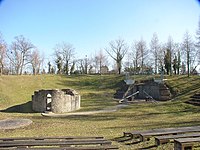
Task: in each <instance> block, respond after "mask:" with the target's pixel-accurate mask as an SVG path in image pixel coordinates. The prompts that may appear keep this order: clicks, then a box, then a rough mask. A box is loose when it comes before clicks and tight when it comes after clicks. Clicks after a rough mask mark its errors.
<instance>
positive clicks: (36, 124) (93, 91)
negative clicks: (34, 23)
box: [0, 75, 200, 149]
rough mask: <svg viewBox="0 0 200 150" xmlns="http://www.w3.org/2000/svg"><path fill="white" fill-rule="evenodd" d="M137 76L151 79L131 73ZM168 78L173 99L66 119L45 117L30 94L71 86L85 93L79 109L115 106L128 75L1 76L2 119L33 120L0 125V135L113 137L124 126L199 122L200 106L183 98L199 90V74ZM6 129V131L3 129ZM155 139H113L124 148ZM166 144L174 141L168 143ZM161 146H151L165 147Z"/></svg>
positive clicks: (131, 127) (157, 125) (125, 127)
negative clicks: (127, 141) (13, 125)
mask: <svg viewBox="0 0 200 150" xmlns="http://www.w3.org/2000/svg"><path fill="white" fill-rule="evenodd" d="M133 78H134V79H136V80H141V79H147V78H151V77H149V76H133ZM165 78H166V79H168V80H167V81H166V83H167V84H168V86H169V87H170V88H171V90H173V91H174V94H175V96H174V99H173V100H172V101H168V102H161V103H157V104H155V103H140V104H131V105H129V106H128V107H125V108H123V109H120V110H118V111H117V112H110V113H102V114H93V115H85V116H82V115H79V116H68V117H65V118H48V117H42V116H41V114H40V113H33V112H32V111H31V110H30V108H31V103H30V101H31V95H32V94H33V92H34V91H35V90H39V89H61V88H73V89H75V90H76V91H78V92H79V93H80V94H81V109H80V110H79V111H88V110H101V109H104V108H109V107H111V106H114V105H117V102H116V101H114V100H113V94H114V93H115V91H116V90H117V89H118V88H119V86H120V85H121V82H123V81H122V80H124V76H115V75H106V76H89V75H88V76H85V75H83V76H64V75H38V76H28V75H27V76H0V110H1V111H3V112H0V119H6V118H27V119H31V120H32V121H33V123H32V124H31V125H29V126H27V127H24V128H20V129H16V130H0V137H11V136H12V137H16V136H22V137H30V136H66V135H67V136H104V137H106V138H107V139H111V140H113V139H115V138H117V137H120V136H122V135H123V132H124V131H132V130H139V129H140V130H145V129H152V128H161V127H177V126H187V125H200V121H199V117H200V109H199V106H193V105H189V104H186V103H184V102H185V101H187V100H188V99H189V97H190V96H191V95H193V94H194V93H196V92H197V91H200V77H199V76H193V77H190V78H187V77H186V76H172V77H169V76H166V77H165ZM5 133H6V134H5ZM152 142H154V141H150V142H148V143H145V144H144V143H139V144H132V145H126V144H124V143H118V142H114V144H116V145H118V146H119V147H120V149H133V148H141V147H147V146H148V145H149V144H151V143H152ZM164 147H165V148H166V147H167V149H170V148H172V144H167V145H164ZM162 148H163V147H162V146H160V147H158V148H152V149H162Z"/></svg>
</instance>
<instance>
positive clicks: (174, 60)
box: [0, 20, 200, 76]
mask: <svg viewBox="0 0 200 150" xmlns="http://www.w3.org/2000/svg"><path fill="white" fill-rule="evenodd" d="M108 57H110V58H112V60H113V62H114V63H113V66H112V68H113V69H112V71H110V72H112V73H118V74H121V73H122V71H125V72H130V73H132V74H152V73H154V74H160V73H161V72H163V73H165V74H168V75H172V74H177V75H179V74H187V75H188V76H189V75H190V74H191V73H193V74H194V73H196V68H197V66H198V65H200V20H199V23H198V27H197V30H196V33H195V37H194V40H193V38H192V36H191V35H190V33H189V32H185V34H184V35H183V41H182V42H181V43H177V42H174V41H173V38H172V37H171V36H169V38H168V41H167V42H166V43H161V42H160V41H159V38H158V35H157V34H156V33H154V34H153V36H152V39H151V41H150V43H149V46H148V45H147V43H146V41H145V40H144V39H142V38H141V39H140V40H138V41H134V42H133V44H131V45H128V44H127V43H126V41H125V40H124V39H121V38H118V39H116V40H113V41H111V42H109V43H108V45H107V46H106V47H105V48H103V49H100V50H99V51H98V52H96V53H95V55H94V56H91V57H90V58H89V57H88V56H87V55H85V56H83V58H80V59H79V58H76V57H75V48H74V46H73V45H72V44H70V43H67V42H62V43H58V44H56V45H55V47H54V53H53V56H52V58H53V59H52V60H53V61H52V62H47V64H44V63H45V61H44V59H45V58H44V55H41V53H40V51H39V50H38V49H37V47H36V46H34V44H32V43H31V42H30V41H29V40H28V39H27V38H25V37H24V36H23V35H20V36H16V37H15V38H14V41H13V42H12V43H11V44H10V45H8V44H7V43H6V42H5V40H4V39H3V36H2V34H0V75H2V74H16V75H22V74H27V73H31V74H34V75H36V74H42V73H49V74H92V73H95V74H96V73H100V74H101V73H108V70H109V69H108V66H109V64H110V63H109V61H108ZM44 65H47V66H48V69H47V70H45V69H44V67H43V66H44ZM122 69H124V70H122Z"/></svg>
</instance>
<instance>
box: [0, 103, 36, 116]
mask: <svg viewBox="0 0 200 150" xmlns="http://www.w3.org/2000/svg"><path fill="white" fill-rule="evenodd" d="M0 112H6V113H34V111H33V110H32V102H31V101H29V102H27V103H23V104H20V105H15V106H11V107H9V108H6V109H4V110H0Z"/></svg>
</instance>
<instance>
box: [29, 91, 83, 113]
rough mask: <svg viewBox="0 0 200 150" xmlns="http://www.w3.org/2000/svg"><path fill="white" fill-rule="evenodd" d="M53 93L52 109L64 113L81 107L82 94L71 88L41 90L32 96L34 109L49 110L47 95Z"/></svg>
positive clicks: (39, 110)
mask: <svg viewBox="0 0 200 150" xmlns="http://www.w3.org/2000/svg"><path fill="white" fill-rule="evenodd" d="M48 94H50V95H51V105H50V107H51V108H50V111H52V112H54V113H64V112H70V111H74V110H77V109H79V108H80V99H81V98H80V95H79V94H78V93H77V92H76V91H75V90H71V89H62V90H39V91H35V92H34V95H33V96H32V109H33V110H34V111H36V112H44V111H46V110H47V95H48Z"/></svg>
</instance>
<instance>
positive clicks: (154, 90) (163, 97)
mask: <svg viewBox="0 0 200 150" xmlns="http://www.w3.org/2000/svg"><path fill="white" fill-rule="evenodd" d="M125 83H126V84H124V83H123V84H122V86H121V88H120V89H118V90H117V91H116V93H115V94H114V98H117V99H122V100H123V99H124V98H125V99H128V100H130V101H132V100H133V99H136V100H144V99H146V100H147V98H152V99H154V100H158V101H167V100H170V99H171V98H172V94H171V92H170V89H169V88H168V87H167V85H166V84H165V83H164V82H157V81H154V80H144V81H140V82H139V83H138V82H134V83H133V84H127V82H126V81H125ZM120 102H121V101H120Z"/></svg>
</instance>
